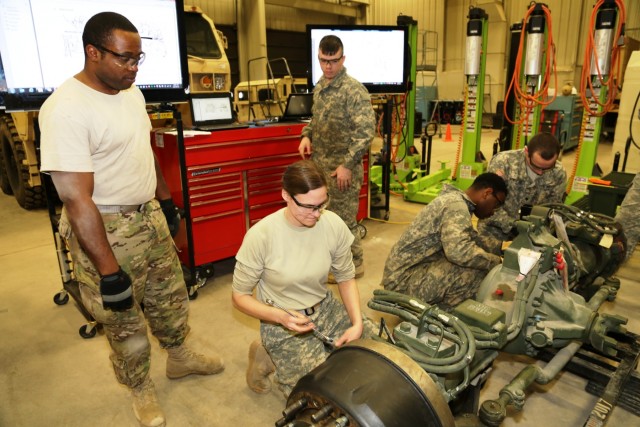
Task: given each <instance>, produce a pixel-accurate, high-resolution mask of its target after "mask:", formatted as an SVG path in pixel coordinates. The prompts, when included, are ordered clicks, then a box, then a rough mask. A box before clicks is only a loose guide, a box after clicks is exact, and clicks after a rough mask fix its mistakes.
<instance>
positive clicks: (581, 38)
mask: <svg viewBox="0 0 640 427" xmlns="http://www.w3.org/2000/svg"><path fill="white" fill-rule="evenodd" d="M239 1H241V0H189V3H190V4H194V5H197V6H200V7H201V8H202V9H203V10H204V11H205V12H206V13H208V14H210V15H213V16H214V20H215V21H216V23H219V24H221V25H223V26H224V27H225V28H224V30H225V32H226V31H229V29H234V28H237V20H236V15H237V13H236V10H237V7H238V2H239ZM255 1H263V0H255ZM264 1H265V2H266V4H265V22H266V28H267V34H268V36H267V51H268V52H269V56H270V57H271V56H273V55H272V53H271V50H273V52H274V54H276V53H277V56H287V55H289V56H291V58H292V62H293V63H296V74H298V72H299V68H298V67H299V66H301V61H303V59H302V58H300V52H302V51H304V50H305V49H306V48H307V47H306V45H305V43H306V40H305V38H304V37H300V33H303V32H304V30H305V25H306V24H307V23H316V24H353V23H355V22H362V23H366V24H379V25H394V24H395V22H396V19H397V16H398V15H399V14H404V15H409V16H411V17H413V18H414V19H415V20H416V21H417V22H418V32H419V43H418V64H420V63H424V62H425V58H427V60H426V62H430V63H436V64H437V70H438V72H437V75H435V73H431V74H429V73H427V75H426V76H419V77H418V84H419V85H420V84H425V85H428V84H433V83H437V86H438V91H439V97H440V98H441V99H461V97H462V90H463V86H464V76H463V74H462V70H463V67H464V55H465V53H464V49H465V40H466V36H465V29H466V23H467V21H468V18H467V15H468V11H469V8H470V7H471V5H473V6H476V7H481V8H483V9H484V10H485V11H486V12H487V13H488V15H489V28H488V41H489V43H488V52H487V77H486V81H485V84H486V85H487V86H486V87H485V94H490V96H491V101H490V104H491V108H490V109H489V110H490V111H494V109H495V104H496V102H497V101H499V100H501V99H502V98H503V97H504V90H505V87H506V85H507V84H508V83H509V82H508V81H507V76H506V64H507V60H508V58H507V54H506V52H508V44H509V28H510V26H511V25H512V24H513V23H516V22H520V21H521V20H522V19H523V17H524V15H525V13H526V11H527V9H528V7H529V5H530V3H531V1H530V0H509V1H503V0H361V1H358V2H350V3H346V4H364V5H362V6H359V10H360V11H361V13H360V14H359V15H358V18H356V19H354V18H352V17H346V16H339V15H336V14H332V13H320V12H317V11H315V12H314V11H310V10H302V9H297V8H293V7H285V6H281V5H276V4H271V3H274V2H276V3H277V2H280V3H286V2H282V1H281V0H264ZM306 1H307V2H309V1H311V0H306ZM313 1H314V2H315V3H320V2H321V1H322V0H313ZM328 3H332V4H335V5H338V4H339V2H338V1H337V0H336V1H331V2H328ZM366 3H368V5H366ZM544 3H545V4H547V6H548V7H549V9H550V10H551V16H552V20H551V24H552V26H551V29H552V33H553V38H554V42H555V46H556V61H557V72H558V86H559V87H562V85H563V84H564V83H565V82H567V81H571V82H574V84H575V85H579V80H580V71H581V64H582V56H583V52H584V44H585V40H586V35H587V32H586V31H591V29H588V27H589V24H588V22H589V19H590V16H591V11H592V8H593V5H594V4H595V0H594V1H584V0H545V1H544ZM307 4H308V3H307ZM625 5H626V8H627V29H628V30H627V33H628V34H631V35H635V36H636V37H638V38H640V0H626V1H625ZM271 31H273V32H272V34H273V36H272V37H270V36H269V33H270V32H271ZM427 35H428V37H427ZM238 36H239V37H240V38H241V37H242V35H241V34H240V35H238ZM227 37H229V35H227ZM283 40H287V43H283V42H282V41H283ZM422 40H425V41H426V43H424V44H423V43H422ZM287 44H289V45H290V49H289V48H288V46H287ZM270 48H272V49H270ZM289 50H290V52H289ZM232 56H234V57H236V58H237V57H238V55H237V54H236V55H232ZM289 56H287V57H289ZM238 67H239V68H240V69H242V67H243V65H242V64H238Z"/></svg>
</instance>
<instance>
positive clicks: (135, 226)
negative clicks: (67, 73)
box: [39, 12, 224, 427]
mask: <svg viewBox="0 0 640 427" xmlns="http://www.w3.org/2000/svg"><path fill="white" fill-rule="evenodd" d="M82 41H83V46H84V55H85V63H84V69H83V70H82V71H80V72H79V73H78V74H76V75H75V76H74V77H72V78H70V79H68V80H67V81H65V82H64V83H63V84H62V85H61V86H60V87H59V88H58V89H57V90H56V91H55V93H54V94H53V95H51V96H50V97H49V99H47V101H46V102H45V104H44V105H43V106H42V109H41V110H40V117H39V119H40V126H41V128H42V167H41V170H42V171H43V172H44V171H48V172H50V174H51V178H52V179H53V183H54V184H55V187H56V190H57V191H58V194H59V196H60V199H61V200H62V201H63V203H64V206H63V209H62V215H61V218H60V224H59V231H60V235H61V236H62V237H63V238H64V239H65V240H66V241H67V243H68V245H69V250H70V253H71V257H72V259H73V265H74V273H75V277H76V280H77V282H78V285H79V290H80V295H81V296H82V303H83V305H84V306H85V307H86V308H87V310H88V311H89V312H90V313H91V315H92V316H93V318H94V319H95V320H96V321H97V322H98V323H99V324H101V325H102V326H103V329H104V334H105V336H106V337H107V339H108V340H109V344H110V345H111V350H112V353H111V362H112V363H113V368H114V371H115V374H116V378H117V379H118V381H120V382H121V383H122V384H124V385H126V386H127V387H129V389H130V390H131V392H132V396H133V410H134V413H135V415H136V418H137V419H138V421H139V423H140V425H142V426H153V427H157V426H164V425H165V418H164V414H163V412H162V409H161V408H160V405H159V403H158V401H157V397H156V393H155V389H154V386H153V382H152V381H151V379H150V378H149V365H150V356H151V352H150V345H149V340H148V337H147V324H146V322H145V318H146V319H147V321H148V322H149V327H150V328H151V332H152V333H153V334H154V335H155V336H156V338H157V339H158V341H159V342H160V346H161V347H162V348H164V349H166V350H167V352H168V353H169V357H168V358H167V365H166V375H167V377H169V378H172V379H173V378H181V377H184V376H186V375H190V374H215V373H218V372H221V371H222V370H223V369H224V364H223V362H222V359H221V358H220V357H217V356H214V357H212V358H206V357H204V356H202V355H200V354H196V353H193V352H192V351H191V350H189V349H188V348H187V347H186V346H185V345H184V344H183V343H184V340H185V338H186V336H187V334H188V332H189V325H188V324H187V315H188V297H187V290H186V286H185V283H184V279H183V276H182V269H181V266H180V261H179V260H178V257H177V255H176V251H175V248H174V245H173V240H172V237H171V231H172V230H176V229H177V227H176V225H178V224H179V220H180V219H179V217H178V216H177V214H176V209H175V205H174V204H173V202H172V201H171V193H170V192H169V188H168V187H167V185H166V183H165V181H164V179H163V177H162V173H161V171H160V170H159V168H158V165H157V162H155V159H154V155H153V151H152V150H151V145H150V144H149V132H150V130H151V122H150V121H149V117H148V116H147V111H146V108H145V101H144V98H143V96H142V93H141V92H140V90H139V89H138V88H137V87H136V86H134V85H133V83H134V81H135V78H136V74H137V72H138V67H139V66H140V65H141V64H142V61H143V60H144V55H145V54H144V52H142V50H141V40H140V35H139V34H138V31H137V29H136V27H135V26H134V25H133V24H132V23H131V22H130V21H129V20H128V19H127V18H125V17H124V16H122V15H119V14H117V13H113V12H103V13H99V14H97V15H95V16H93V17H92V18H90V19H89V20H88V21H87V23H86V25H85V28H84V32H83V34H82ZM168 225H171V226H172V228H171V230H170V228H169V226H168ZM143 306H144V312H143V310H142V307H143ZM88 422H89V421H88ZM89 423H90V422H89Z"/></svg>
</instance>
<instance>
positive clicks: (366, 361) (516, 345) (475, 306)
mask: <svg viewBox="0 0 640 427" xmlns="http://www.w3.org/2000/svg"><path fill="white" fill-rule="evenodd" d="M517 229H518V232H519V234H518V236H517V237H516V239H514V241H513V242H512V244H511V245H510V246H509V248H507V250H506V251H505V254H504V261H503V263H502V264H501V265H499V266H496V267H495V268H494V269H493V270H492V271H490V272H489V274H488V275H487V276H486V277H485V279H484V280H483V282H482V283H481V284H480V288H479V291H478V294H477V297H476V299H475V300H467V301H465V302H463V303H462V304H460V305H458V306H456V307H454V308H453V310H452V311H451V312H447V311H444V310H441V309H439V308H438V307H435V306H431V305H429V304H426V303H424V302H423V301H420V300H418V299H416V298H413V297H411V296H408V295H403V294H399V293H396V292H391V291H386V290H382V289H378V290H375V291H374V297H373V299H372V300H371V301H369V304H368V305H369V307H370V308H372V309H374V310H377V311H381V312H385V313H390V314H393V315H395V316H397V317H399V318H400V322H399V324H398V325H397V326H395V328H393V332H389V330H388V329H387V328H386V324H385V323H384V322H381V334H380V335H381V336H380V337H378V339H377V340H359V341H357V342H355V343H352V344H350V345H348V346H346V347H342V348H339V349H337V350H335V351H334V352H333V353H332V354H331V355H330V356H329V358H328V359H327V361H326V362H325V363H323V364H322V365H320V366H319V367H317V368H316V369H315V370H313V371H312V372H311V373H309V374H308V375H306V376H305V377H303V378H302V379H301V380H300V381H299V382H298V384H297V385H296V386H295V388H294V390H293V392H292V393H291V395H290V396H289V400H288V402H287V404H288V407H287V409H285V411H284V412H283V414H284V417H283V418H282V419H281V420H280V421H278V423H276V425H277V426H280V427H282V426H288V427H302V426H312V425H336V426H374V425H375V426H380V425H384V426H415V425H430V426H431V425H434V426H446V425H452V424H451V423H452V422H453V421H452V420H453V416H456V418H455V422H456V425H459V426H463V425H464V426H479V425H483V426H499V425H500V424H501V423H502V421H503V420H504V418H505V417H506V414H507V407H508V406H511V407H513V408H515V409H516V410H521V409H522V408H523V407H524V404H525V397H526V391H527V389H528V388H529V387H530V386H531V385H532V384H534V383H538V384H546V383H549V382H550V381H552V380H553V379H554V378H556V376H557V375H558V373H559V372H560V371H561V370H563V369H564V368H565V366H567V364H568V363H569V362H570V361H571V359H572V357H573V356H574V355H575V354H576V352H578V351H579V350H580V349H581V347H582V346H583V345H584V344H586V345H587V346H589V348H590V351H592V352H599V353H600V356H599V357H601V358H603V360H604V359H606V358H611V360H614V359H613V358H614V357H615V358H616V359H624V360H627V359H628V360H629V362H628V363H626V365H629V366H633V361H634V360H637V359H638V354H639V353H640V345H639V344H640V342H638V341H639V340H638V336H637V335H635V334H632V333H628V332H627V331H626V330H625V328H624V326H623V325H624V324H626V322H627V319H625V318H622V317H620V316H616V315H608V314H601V313H598V309H599V307H600V306H601V304H602V303H603V302H604V301H606V300H612V299H613V298H615V296H616V293H617V291H618V288H619V285H620V284H619V281H617V280H616V279H614V278H612V277H609V276H610V275H611V274H613V273H614V272H615V271H616V269H617V267H618V265H619V264H620V262H621V261H622V260H623V258H624V253H625V250H624V249H625V248H624V242H623V241H621V240H619V239H620V233H619V232H618V229H617V228H616V227H615V224H613V221H612V220H611V219H610V218H608V217H600V216H594V215H590V214H584V213H583V212H581V211H575V210H574V208H571V207H565V206H564V205H558V206H553V209H551V208H550V207H540V206H536V207H532V209H531V210H530V211H529V210H528V211H527V214H526V216H524V218H523V219H521V220H520V221H518V222H517ZM572 289H578V290H589V298H588V299H587V298H585V297H584V296H583V295H580V294H578V293H576V292H573V291H572ZM382 331H384V332H385V333H386V337H385V338H386V340H387V341H388V343H384V342H381V340H382V339H383V335H382ZM614 337H615V338H614ZM618 339H621V341H618ZM390 344H391V345H390ZM549 349H551V350H553V351H555V352H556V353H555V355H554V356H553V357H552V358H551V359H550V360H549V361H548V363H547V364H546V365H539V364H531V365H529V366H526V367H525V368H524V369H523V370H522V371H521V372H520V373H519V374H518V375H516V377H515V378H513V380H511V381H510V382H509V384H507V385H506V386H505V387H503V388H502V390H501V391H500V393H499V396H498V397H497V398H495V399H491V400H487V401H485V402H483V403H482V404H480V402H479V390H480V388H481V387H482V385H483V384H484V382H485V380H486V378H487V376H488V374H489V372H490V370H491V365H492V364H493V361H494V360H495V358H496V357H497V356H498V354H499V350H500V351H506V352H509V353H514V354H525V355H529V356H534V357H535V356H537V355H538V353H540V352H541V351H542V350H545V353H546V350H549ZM623 365H625V364H624V363H621V364H620V366H623ZM626 365H625V366H626ZM616 366H617V364H616ZM622 371H624V370H622ZM622 371H621V372H620V375H617V372H616V377H617V378H619V379H618V380H617V381H618V384H621V383H622V382H623V377H626V375H628V372H629V370H628V369H627V371H624V372H622ZM611 388H612V390H613V391H611V392H610V394H611V396H609V397H614V398H615V397H616V396H615V394H616V393H619V392H620V387H618V388H617V389H615V386H611ZM387 390H393V393H387V392H386V391H387Z"/></svg>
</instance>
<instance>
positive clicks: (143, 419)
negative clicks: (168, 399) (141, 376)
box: [131, 377, 165, 427]
mask: <svg viewBox="0 0 640 427" xmlns="http://www.w3.org/2000/svg"><path fill="white" fill-rule="evenodd" d="M131 395H132V396H133V413H134V414H135V415H136V418H137V419H138V422H139V423H140V425H141V426H142V427H163V426H164V425H165V420H164V414H163V413H162V408H160V404H159V403H158V397H157V396H156V389H155V387H154V386H153V381H151V379H150V378H149V377H147V379H145V380H144V382H143V383H142V384H140V385H139V386H137V387H135V388H132V389H131Z"/></svg>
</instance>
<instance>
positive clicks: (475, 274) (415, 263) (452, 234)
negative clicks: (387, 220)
mask: <svg viewBox="0 0 640 427" xmlns="http://www.w3.org/2000/svg"><path fill="white" fill-rule="evenodd" d="M506 196H507V186H506V185H505V182H504V181H503V180H502V178H500V177H499V176H498V175H496V174H494V173H484V174H481V175H479V176H478V177H477V178H476V179H475V181H474V182H473V184H471V187H469V188H468V189H467V190H465V191H462V190H459V189H458V188H456V187H453V186H450V185H445V186H444V188H443V190H442V192H441V193H440V195H439V196H438V197H436V198H435V199H434V200H433V201H432V202H431V203H429V204H428V205H427V206H426V207H425V208H424V209H422V211H421V212H420V213H419V214H418V216H417V217H416V219H415V220H414V221H413V223H412V224H411V225H410V226H409V228H407V229H406V230H405V232H404V233H403V234H402V236H400V240H398V242H397V243H396V244H395V245H394V247H393V248H392V249H391V253H390V254H389V257H388V258H387V262H386V263H385V266H384V275H383V278H382V285H383V286H384V288H385V289H387V290H391V291H396V292H401V293H404V294H408V295H412V296H415V297H417V298H420V299H421V300H423V301H425V302H427V303H429V304H438V305H440V306H441V307H442V308H444V309H447V308H450V307H453V306H456V305H458V304H459V303H461V302H463V301H464V300H466V299H468V298H471V297H473V296H474V295H475V293H476V292H477V290H478V286H480V282H481V281H482V278H483V277H484V276H485V274H486V273H487V272H488V271H489V270H490V269H491V268H493V267H494V266H496V265H497V264H499V263H500V257H499V256H498V255H495V254H492V253H489V252H487V251H485V249H484V248H483V247H482V246H481V242H480V240H479V239H478V233H477V232H476V231H475V229H474V228H473V224H472V223H471V214H475V215H476V217H478V218H488V217H490V216H491V215H492V214H493V213H494V211H495V209H497V208H499V207H500V206H501V205H502V204H503V203H504V200H505V197H506Z"/></svg>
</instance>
